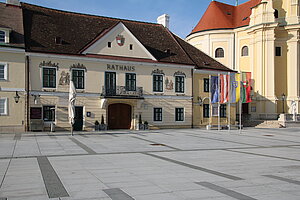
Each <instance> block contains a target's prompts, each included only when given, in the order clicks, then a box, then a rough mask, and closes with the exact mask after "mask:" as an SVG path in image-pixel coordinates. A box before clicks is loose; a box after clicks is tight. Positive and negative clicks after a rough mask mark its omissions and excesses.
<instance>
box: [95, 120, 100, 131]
mask: <svg viewBox="0 0 300 200" xmlns="http://www.w3.org/2000/svg"><path fill="white" fill-rule="evenodd" d="M99 129H100V123H99V122H98V120H96V121H95V131H99Z"/></svg>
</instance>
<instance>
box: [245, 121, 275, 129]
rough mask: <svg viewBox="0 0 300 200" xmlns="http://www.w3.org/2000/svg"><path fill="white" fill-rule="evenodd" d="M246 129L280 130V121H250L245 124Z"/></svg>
mask: <svg viewBox="0 0 300 200" xmlns="http://www.w3.org/2000/svg"><path fill="white" fill-rule="evenodd" d="M243 126H244V127H255V128H280V127H281V126H280V124H279V122H278V120H251V121H250V120H249V121H246V122H244V123H243Z"/></svg>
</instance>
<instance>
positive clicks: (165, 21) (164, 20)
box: [157, 14, 170, 28]
mask: <svg viewBox="0 0 300 200" xmlns="http://www.w3.org/2000/svg"><path fill="white" fill-rule="evenodd" d="M169 21H170V16H169V15H168V14H163V15H161V16H159V17H158V18H157V23H158V24H161V25H163V26H164V27H166V28H169Z"/></svg>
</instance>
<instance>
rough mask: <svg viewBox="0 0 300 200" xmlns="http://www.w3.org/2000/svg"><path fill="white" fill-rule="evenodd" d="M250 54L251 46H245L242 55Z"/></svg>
mask: <svg viewBox="0 0 300 200" xmlns="http://www.w3.org/2000/svg"><path fill="white" fill-rule="evenodd" d="M248 55H249V48H248V47H247V46H243V48H242V56H248Z"/></svg>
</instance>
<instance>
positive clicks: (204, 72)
mask: <svg viewBox="0 0 300 200" xmlns="http://www.w3.org/2000/svg"><path fill="white" fill-rule="evenodd" d="M194 73H196V74H213V75H218V74H228V73H237V72H228V71H219V70H203V69H194Z"/></svg>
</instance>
